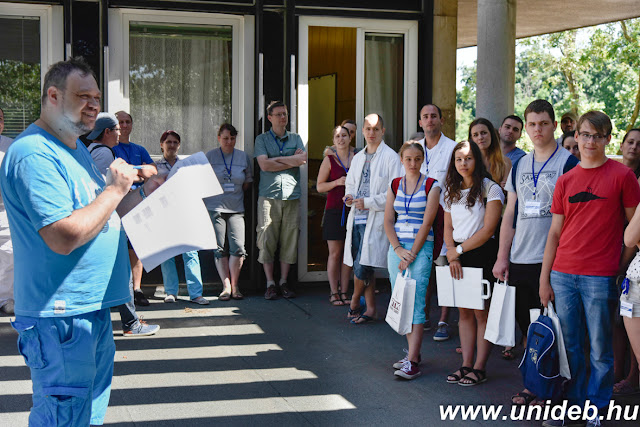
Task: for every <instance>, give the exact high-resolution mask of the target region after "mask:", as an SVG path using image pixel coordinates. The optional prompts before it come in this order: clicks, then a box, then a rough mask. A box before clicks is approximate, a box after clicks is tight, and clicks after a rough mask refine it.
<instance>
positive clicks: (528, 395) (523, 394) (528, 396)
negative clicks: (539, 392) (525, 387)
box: [511, 391, 536, 406]
mask: <svg viewBox="0 0 640 427" xmlns="http://www.w3.org/2000/svg"><path fill="white" fill-rule="evenodd" d="M518 397H520V398H522V400H523V401H524V403H517V402H514V400H513V399H516V398H518ZM534 400H536V396H535V395H534V394H531V393H527V392H526V391H521V392H520V393H518V394H514V395H513V396H511V404H512V405H516V406H520V405H522V406H527V405H529V404H530V403H531V402H533V401H534Z"/></svg>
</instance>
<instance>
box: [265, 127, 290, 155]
mask: <svg viewBox="0 0 640 427" xmlns="http://www.w3.org/2000/svg"><path fill="white" fill-rule="evenodd" d="M269 133H270V134H271V136H272V137H273V140H274V141H275V142H276V144H277V145H278V148H279V149H280V154H282V152H283V151H284V144H286V142H284V141H282V146H280V143H279V142H278V138H276V134H275V133H274V132H273V130H271V129H269ZM285 135H286V133H285Z"/></svg>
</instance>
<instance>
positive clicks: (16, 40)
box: [0, 15, 40, 138]
mask: <svg viewBox="0 0 640 427" xmlns="http://www.w3.org/2000/svg"><path fill="white" fill-rule="evenodd" d="M0 28H2V40H3V42H1V43H0V82H2V83H0V103H1V105H0V107H2V109H3V110H4V132H2V134H3V135H4V136H8V137H10V138H14V137H15V136H17V135H18V134H19V133H20V132H22V131H23V130H24V129H25V128H26V127H27V126H29V124H30V123H32V122H33V121H35V120H36V119H37V118H38V116H40V19H39V18H37V17H10V16H1V15H0ZM9 40H10V42H9Z"/></svg>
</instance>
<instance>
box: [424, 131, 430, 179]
mask: <svg viewBox="0 0 640 427" xmlns="http://www.w3.org/2000/svg"><path fill="white" fill-rule="evenodd" d="M424 162H425V163H426V164H427V176H429V153H427V140H426V139H425V142H424Z"/></svg>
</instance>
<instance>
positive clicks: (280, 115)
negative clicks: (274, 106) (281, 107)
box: [271, 113, 289, 117]
mask: <svg viewBox="0 0 640 427" xmlns="http://www.w3.org/2000/svg"><path fill="white" fill-rule="evenodd" d="M288 115H289V114H288V113H273V114H271V116H272V117H287V116H288Z"/></svg>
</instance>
